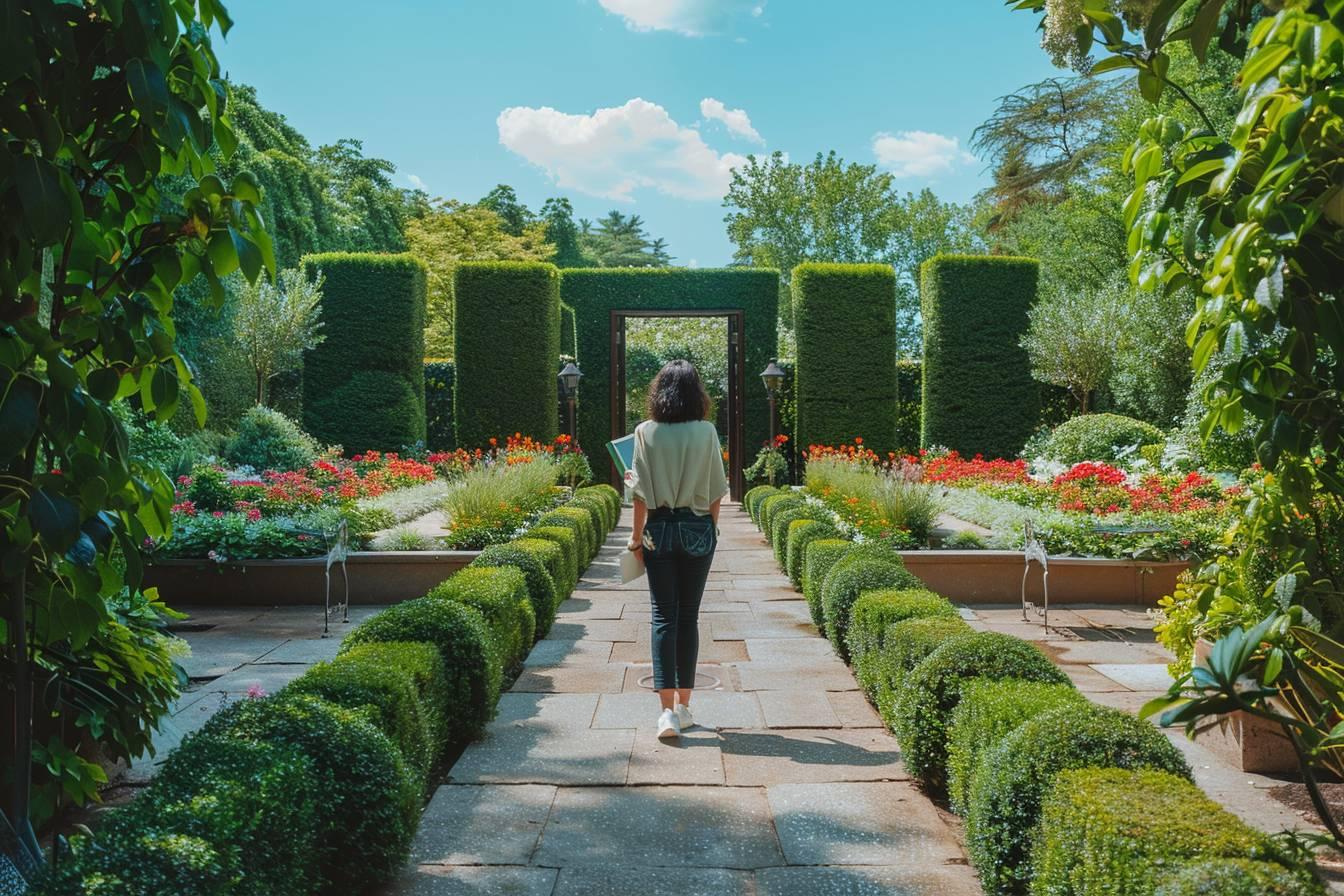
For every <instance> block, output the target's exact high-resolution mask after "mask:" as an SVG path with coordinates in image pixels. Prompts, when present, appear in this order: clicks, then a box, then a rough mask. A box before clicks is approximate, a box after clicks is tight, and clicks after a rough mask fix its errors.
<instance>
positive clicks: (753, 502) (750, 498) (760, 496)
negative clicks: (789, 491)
mask: <svg viewBox="0 0 1344 896" xmlns="http://www.w3.org/2000/svg"><path fill="white" fill-rule="evenodd" d="M780 491H781V490H780V489H779V488H778V487H776V486H773V485H757V486H753V487H752V488H749V489H747V493H746V494H745V495H743V496H742V508H743V509H744V510H746V512H747V515H748V516H750V517H751V521H752V522H753V523H756V525H758V526H759V525H760V520H759V519H757V517H756V514H757V513H758V512H759V511H760V509H761V502H762V501H764V500H765V499H766V498H768V497H770V496H771V495H777V494H779V493H780Z"/></svg>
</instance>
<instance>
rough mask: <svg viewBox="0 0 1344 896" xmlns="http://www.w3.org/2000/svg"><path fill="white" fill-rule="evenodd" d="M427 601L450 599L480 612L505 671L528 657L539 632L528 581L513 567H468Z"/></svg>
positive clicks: (433, 590)
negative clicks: (528, 652)
mask: <svg viewBox="0 0 1344 896" xmlns="http://www.w3.org/2000/svg"><path fill="white" fill-rule="evenodd" d="M425 596H426V597H427V598H429V599H431V600H434V599H438V600H450V601H456V602H458V603H462V604H466V605H467V606H469V607H474V608H475V609H476V610H478V611H479V612H480V614H481V616H482V617H483V618H484V619H485V624H486V625H487V626H488V627H489V629H490V635H491V638H492V639H493V641H494V643H495V648H496V656H497V657H498V659H499V662H500V663H501V665H502V667H503V668H504V669H506V670H507V669H510V668H512V667H513V665H514V664H515V663H517V662H519V661H521V660H522V658H523V657H524V656H526V655H527V651H528V650H530V649H531V647H532V641H533V638H532V636H533V634H534V633H535V631H536V618H535V617H534V616H533V615H532V601H531V599H530V598H529V597H528V591H527V578H526V577H525V576H524V575H523V572H522V570H519V569H516V568H513V567H477V568H473V567H470V566H469V567H467V568H466V569H462V570H459V571H457V572H455V573H453V574H452V575H451V576H449V577H448V578H447V579H445V580H444V581H443V582H442V583H440V584H439V585H437V586H435V587H434V588H433V589H432V590H431V591H430V592H429V594H427V595H425Z"/></svg>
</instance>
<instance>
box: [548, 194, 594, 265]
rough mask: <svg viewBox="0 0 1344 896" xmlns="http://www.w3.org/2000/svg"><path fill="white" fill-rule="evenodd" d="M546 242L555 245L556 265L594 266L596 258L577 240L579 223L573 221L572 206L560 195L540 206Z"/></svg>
mask: <svg viewBox="0 0 1344 896" xmlns="http://www.w3.org/2000/svg"><path fill="white" fill-rule="evenodd" d="M541 220H542V223H543V224H544V225H545V228H546V230H545V234H544V235H545V238H546V242H548V243H550V244H551V245H553V246H555V258H554V259H553V261H554V262H555V265H556V267H560V268H587V267H596V266H597V259H595V258H593V257H592V256H590V255H588V254H587V253H585V252H584V250H583V246H582V245H581V244H580V240H579V225H578V224H576V223H574V206H572V205H570V203H569V200H568V199H566V198H564V197H563V196H561V197H556V198H553V199H547V200H546V203H545V205H543V206H542V207H541Z"/></svg>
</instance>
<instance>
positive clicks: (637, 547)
mask: <svg viewBox="0 0 1344 896" xmlns="http://www.w3.org/2000/svg"><path fill="white" fill-rule="evenodd" d="M625 549H626V550H627V551H629V552H630V553H632V554H639V553H640V552H641V551H643V550H644V545H642V544H640V543H639V542H637V541H627V542H626V543H625Z"/></svg>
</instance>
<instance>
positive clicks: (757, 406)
mask: <svg viewBox="0 0 1344 896" xmlns="http://www.w3.org/2000/svg"><path fill="white" fill-rule="evenodd" d="M560 294H561V296H562V297H563V299H564V301H565V304H567V305H569V306H570V307H572V308H573V309H574V313H575V316H576V322H577V328H578V349H579V366H580V367H582V368H583V374H584V376H583V381H582V382H581V383H580V384H579V404H578V410H579V444H580V445H583V446H584V448H585V450H586V451H587V452H588V458H589V460H590V461H591V462H592V464H593V476H594V478H595V479H596V480H597V481H598V482H610V481H611V461H610V460H609V458H608V456H607V451H606V444H607V442H608V441H609V440H610V439H611V438H612V420H611V377H612V370H611V312H612V311H670V312H676V311H738V310H740V311H742V312H744V314H743V318H744V332H743V334H742V343H743V344H742V347H743V351H744V355H743V358H744V363H745V364H746V394H745V395H744V396H743V402H742V406H743V410H744V420H743V446H744V449H745V450H744V453H745V454H746V457H745V458H744V459H743V460H744V461H745V463H750V462H751V460H752V458H754V457H755V456H756V451H757V450H758V449H759V448H760V446H761V444H762V443H764V442H765V441H766V439H768V438H769V437H770V418H769V408H768V407H767V404H766V401H765V388H764V387H763V386H762V385H761V381H760V378H759V377H758V376H757V374H759V373H760V372H761V371H762V370H764V369H765V366H766V365H767V364H769V363H770V359H771V358H773V357H775V352H776V345H777V342H778V331H777V328H778V325H779V310H778V304H779V274H778V273H777V272H776V271H768V270H756V269H752V270H746V269H727V270H686V269H682V268H594V269H588V268H575V269H566V270H565V271H564V272H563V273H562V275H561V282H560ZM461 362H462V359H461V357H459V358H458V363H459V364H461ZM551 379H552V381H554V379H555V375H554V373H552V375H551ZM552 391H554V388H552ZM621 434H622V435H623V434H624V433H621ZM720 435H723V436H726V435H727V434H726V433H721V434H720Z"/></svg>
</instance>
